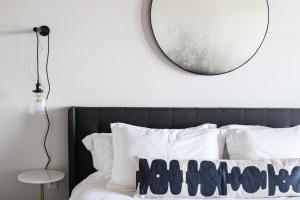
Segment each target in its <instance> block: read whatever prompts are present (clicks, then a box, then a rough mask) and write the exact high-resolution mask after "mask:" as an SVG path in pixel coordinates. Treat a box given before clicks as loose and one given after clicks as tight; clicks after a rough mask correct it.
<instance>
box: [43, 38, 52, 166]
mask: <svg viewBox="0 0 300 200" xmlns="http://www.w3.org/2000/svg"><path fill="white" fill-rule="evenodd" d="M49 53H50V36H49V35H48V51H47V61H46V75H47V83H48V92H47V96H46V101H45V114H46V118H47V123H48V124H47V130H46V135H45V138H44V149H45V152H46V155H47V159H48V161H47V164H46V167H45V169H46V170H47V169H48V166H49V164H50V162H51V157H50V155H49V152H48V149H47V138H48V134H49V130H50V125H51V122H50V118H49V114H48V110H47V104H46V102H47V101H48V98H49V94H50V90H51V84H50V80H49V72H48V62H49Z"/></svg>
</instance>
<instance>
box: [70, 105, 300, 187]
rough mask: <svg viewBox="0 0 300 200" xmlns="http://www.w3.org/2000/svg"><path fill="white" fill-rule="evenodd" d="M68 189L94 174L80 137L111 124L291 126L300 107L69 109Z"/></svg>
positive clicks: (297, 119)
mask: <svg viewBox="0 0 300 200" xmlns="http://www.w3.org/2000/svg"><path fill="white" fill-rule="evenodd" d="M68 115H69V126H68V127H69V190H70V191H72V189H73V188H74V187H75V185H76V184H78V183H79V182H80V181H81V180H83V179H84V178H85V177H87V176H88V175H89V174H91V173H93V172H94V171H95V169H94V168H93V165H92V157H91V155H90V153H89V152H88V151H87V150H86V149H85V148H84V146H83V144H82V143H81V140H82V139H83V138H84V137H85V136H87V135H89V134H91V133H94V132H98V133H101V132H110V123H112V122H124V123H129V124H133V125H138V126H144V127H150V128H186V127H191V126H197V125H199V124H203V123H216V124H218V125H219V126H223V125H228V124H247V125H264V126H270V127H290V126H295V125H298V124H300V109H265V108H258V109H252V108H251V109H248V108H245V109H243V108H106V107H103V108H101V107H100V108H86V107H72V108H70V109H69V114H68Z"/></svg>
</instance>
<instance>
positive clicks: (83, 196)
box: [69, 172, 300, 200]
mask: <svg viewBox="0 0 300 200" xmlns="http://www.w3.org/2000/svg"><path fill="white" fill-rule="evenodd" d="M108 180H109V175H107V174H101V173H99V172H96V173H94V174H92V175H90V176H89V177H87V178H86V179H85V180H83V181H82V182H81V183H79V184H78V185H77V186H76V187H75V188H74V190H73V191H72V195H71V197H70V199H69V200H133V199H135V200H137V199H140V198H136V197H133V196H134V192H125V191H116V190H114V191H112V190H108V189H106V184H107V182H108ZM174 199H175V198H173V199H172V200H174ZM206 199H209V198H206ZM221 199H224V200H245V199H237V198H217V200H221ZM272 199H276V200H287V199H288V200H300V197H282V198H263V199H255V200H272ZM159 200H170V199H159ZM176 200H196V199H194V198H188V199H182V198H178V199H177V198H176ZM198 200H199V199H198ZM247 200H250V199H247Z"/></svg>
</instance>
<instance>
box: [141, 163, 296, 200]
mask: <svg viewBox="0 0 300 200" xmlns="http://www.w3.org/2000/svg"><path fill="white" fill-rule="evenodd" d="M136 187H137V193H136V196H138V197H141V198H157V197H162V198H174V197H180V198H186V197H194V198H197V197H198V198H203V197H240V198H258V197H280V196H300V159H284V160H256V161H255V160H240V161H234V160H219V161H209V160H162V159H146V158H137V171H136Z"/></svg>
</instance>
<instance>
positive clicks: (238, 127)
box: [220, 124, 269, 130]
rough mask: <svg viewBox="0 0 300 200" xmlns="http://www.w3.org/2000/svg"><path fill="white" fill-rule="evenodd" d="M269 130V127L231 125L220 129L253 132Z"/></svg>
mask: <svg viewBox="0 0 300 200" xmlns="http://www.w3.org/2000/svg"><path fill="white" fill-rule="evenodd" d="M266 128H269V127H267V126H260V125H239V124H230V125H226V126H221V127H220V129H225V130H229V129H241V130H253V129H266Z"/></svg>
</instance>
